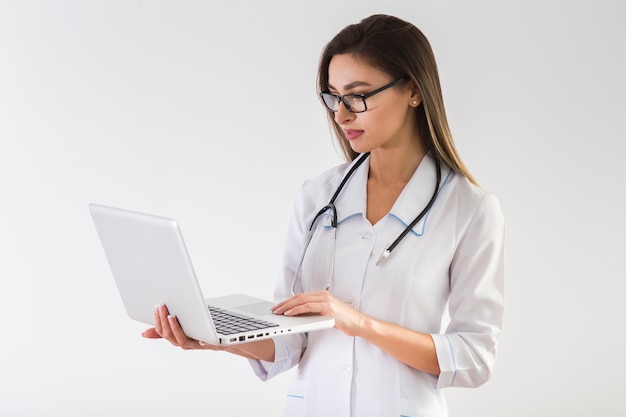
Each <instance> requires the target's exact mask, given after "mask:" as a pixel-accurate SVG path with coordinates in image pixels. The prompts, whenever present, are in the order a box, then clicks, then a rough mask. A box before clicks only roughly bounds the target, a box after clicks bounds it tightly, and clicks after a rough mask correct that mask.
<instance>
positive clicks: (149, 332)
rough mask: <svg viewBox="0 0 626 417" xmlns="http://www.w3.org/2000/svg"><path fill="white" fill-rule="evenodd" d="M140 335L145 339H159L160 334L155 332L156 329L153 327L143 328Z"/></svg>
mask: <svg viewBox="0 0 626 417" xmlns="http://www.w3.org/2000/svg"><path fill="white" fill-rule="evenodd" d="M141 335H142V336H143V337H145V338H146V339H161V335H160V334H159V333H158V332H157V330H156V329H155V328H154V327H151V328H149V329H146V330H144V332H143V333H141Z"/></svg>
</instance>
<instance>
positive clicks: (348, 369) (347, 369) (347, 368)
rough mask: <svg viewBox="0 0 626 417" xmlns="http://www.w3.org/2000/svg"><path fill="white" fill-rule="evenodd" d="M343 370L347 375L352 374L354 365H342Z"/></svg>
mask: <svg viewBox="0 0 626 417" xmlns="http://www.w3.org/2000/svg"><path fill="white" fill-rule="evenodd" d="M341 372H343V373H344V374H345V375H351V374H352V367H351V366H350V365H343V366H342V367H341Z"/></svg>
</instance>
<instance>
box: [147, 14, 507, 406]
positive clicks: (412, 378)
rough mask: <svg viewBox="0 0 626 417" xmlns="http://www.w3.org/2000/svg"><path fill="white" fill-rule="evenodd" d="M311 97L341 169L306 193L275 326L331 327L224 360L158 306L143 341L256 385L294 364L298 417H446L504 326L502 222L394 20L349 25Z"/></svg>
mask: <svg viewBox="0 0 626 417" xmlns="http://www.w3.org/2000/svg"><path fill="white" fill-rule="evenodd" d="M318 83H319V90H320V99H321V101H322V103H323V104H324V105H325V106H326V108H327V110H328V116H329V120H330V123H331V125H332V127H333V128H334V132H335V134H336V139H338V141H339V142H340V144H341V146H342V148H343V151H344V153H345V156H346V159H347V160H348V162H347V163H345V164H342V165H339V166H336V167H334V168H331V169H329V170H328V171H326V172H324V173H322V174H321V175H319V176H317V177H315V178H312V179H309V180H308V181H305V182H304V184H303V185H302V187H301V189H300V192H299V195H298V197H297V199H296V201H295V204H294V209H293V215H292V219H291V223H290V227H289V232H288V236H287V242H286V243H287V244H286V250H285V258H284V274H283V277H282V279H280V280H279V282H278V284H277V287H276V299H277V300H282V301H280V302H279V303H278V304H277V305H276V306H275V307H274V313H275V314H284V315H299V314H308V313H317V314H323V315H327V316H332V317H334V319H335V327H334V328H333V329H328V330H322V331H316V332H311V333H309V334H299V335H289V336H283V337H279V338H276V339H266V340H261V341H257V342H253V343H248V344H244V345H238V346H236V347H217V346H211V345H208V344H206V343H204V342H202V341H198V340H193V339H190V338H188V337H187V336H186V335H185V334H184V333H183V331H182V330H181V328H180V326H179V324H178V322H177V320H176V318H175V317H171V316H168V312H167V308H166V307H165V306H160V307H158V308H157V309H156V311H155V320H156V325H155V327H154V328H151V329H148V330H146V331H145V332H144V336H145V337H151V338H158V337H163V338H165V339H167V340H168V341H170V342H171V343H172V344H174V345H176V346H179V347H181V348H183V349H213V350H226V351H229V352H231V353H234V354H238V355H241V356H244V357H246V358H248V359H249V360H250V363H251V365H252V367H253V369H254V372H255V373H256V374H257V375H258V376H259V377H260V378H261V379H263V380H267V379H269V378H272V377H273V376H275V375H277V374H279V373H281V372H284V371H286V370H288V369H290V368H292V367H294V366H297V367H298V368H297V372H296V373H295V377H294V379H293V380H292V382H291V385H290V387H289V391H288V392H287V398H286V411H285V415H286V416H289V417H293V416H324V417H327V416H333V417H344V416H345V417H348V416H355V417H368V416H376V417H381V416H421V417H425V416H429V417H430V416H433V417H434V416H446V415H448V412H447V407H446V403H445V400H444V397H443V393H442V388H446V387H476V386H479V385H481V384H483V383H484V382H485V381H487V380H488V379H489V377H490V375H491V371H492V368H493V366H494V361H495V358H496V345H497V342H498V337H499V335H500V331H501V325H502V316H503V275H504V273H503V247H504V222H503V218H502V215H501V211H500V207H499V204H498V201H497V199H496V198H495V197H494V196H492V195H490V194H488V193H487V192H486V191H485V190H483V189H481V188H480V187H479V186H478V185H477V183H476V181H475V180H474V178H473V177H472V176H471V174H470V173H469V172H468V170H467V168H466V167H465V166H464V165H463V163H462V162H461V159H460V158H459V155H458V154H457V151H456V149H455V146H454V143H453V140H452V137H451V134H450V130H449V128H448V124H447V120H446V114H445V110H444V105H443V99H442V95H441V88H440V84H439V77H438V73H437V67H436V63H435V58H434V55H433V53H432V50H431V47H430V45H429V43H428V41H427V39H426V38H425V37H424V35H423V34H422V33H421V32H420V31H419V30H418V29H417V28H416V27H415V26H413V25H412V24H410V23H407V22H405V21H403V20H400V19H398V18H395V17H392V16H386V15H374V16H370V17H368V18H366V19H364V20H362V21H361V22H360V23H358V24H354V25H350V26H347V27H346V28H344V29H343V30H342V31H341V32H339V34H337V35H336V36H335V37H334V38H333V39H332V40H331V41H330V42H329V43H328V45H327V46H326V48H325V49H324V51H323V53H322V56H321V60H320V65H319V72H318Z"/></svg>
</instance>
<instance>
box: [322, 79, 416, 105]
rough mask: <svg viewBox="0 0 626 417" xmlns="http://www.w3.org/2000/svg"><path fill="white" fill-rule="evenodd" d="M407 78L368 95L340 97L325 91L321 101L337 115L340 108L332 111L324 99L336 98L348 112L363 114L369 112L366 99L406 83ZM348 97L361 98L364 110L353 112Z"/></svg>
mask: <svg viewBox="0 0 626 417" xmlns="http://www.w3.org/2000/svg"><path fill="white" fill-rule="evenodd" d="M405 80H406V78H398V79H397V80H395V81H392V82H390V83H389V84H386V85H383V86H382V87H380V88H377V89H376V90H374V91H370V92H369V93H366V94H345V95H343V96H340V95H338V94H333V93H330V92H328V91H324V92H321V93H320V99H321V100H322V103H324V106H325V107H326V108H327V109H328V110H330V111H331V112H333V113H337V112H338V111H339V106H337V109H336V110H333V109H331V108H330V107H328V104H326V100H325V99H324V97H333V98H335V100H337V103H343V105H344V106H345V107H346V110H348V111H349V112H350V113H363V112H364V111H366V110H367V102H366V101H365V99H366V98H369V97H371V96H373V95H374V94H378V93H380V92H382V91H385V90H386V89H388V88H391V87H393V86H395V85H398V84H400V83H401V82H402V81H405ZM346 97H357V98H360V99H361V100H362V101H363V107H365V108H364V109H363V110H358V111H354V110H352V108H350V103H349V101H348V100H347V99H346Z"/></svg>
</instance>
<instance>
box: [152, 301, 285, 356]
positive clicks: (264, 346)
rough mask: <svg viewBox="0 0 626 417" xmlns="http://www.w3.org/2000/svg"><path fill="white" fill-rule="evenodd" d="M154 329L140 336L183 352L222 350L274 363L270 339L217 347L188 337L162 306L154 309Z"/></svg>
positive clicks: (272, 344) (272, 343) (173, 317)
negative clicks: (177, 348) (161, 341)
mask: <svg viewBox="0 0 626 417" xmlns="http://www.w3.org/2000/svg"><path fill="white" fill-rule="evenodd" d="M154 323H155V325H154V327H151V328H149V329H146V330H145V331H144V332H143V333H142V334H141V335H142V336H143V337H145V338H147V339H165V340H167V341H168V342H170V343H171V344H172V345H174V346H178V347H180V348H181V349H185V350H197V349H203V350H223V351H227V352H230V353H232V354H235V355H239V356H243V357H245V358H248V359H259V360H264V361H268V362H273V361H274V341H273V340H272V339H265V340H259V341H256V342H250V343H242V344H238V345H234V346H221V345H220V346H217V345H212V344H210V343H206V342H203V341H201V340H196V339H192V338H190V337H188V336H187V335H186V334H185V332H184V331H183V328H182V327H181V326H180V323H179V322H178V319H177V318H176V316H172V315H170V314H169V311H168V310H167V307H166V306H164V305H160V306H157V307H156V308H155V309H154Z"/></svg>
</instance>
